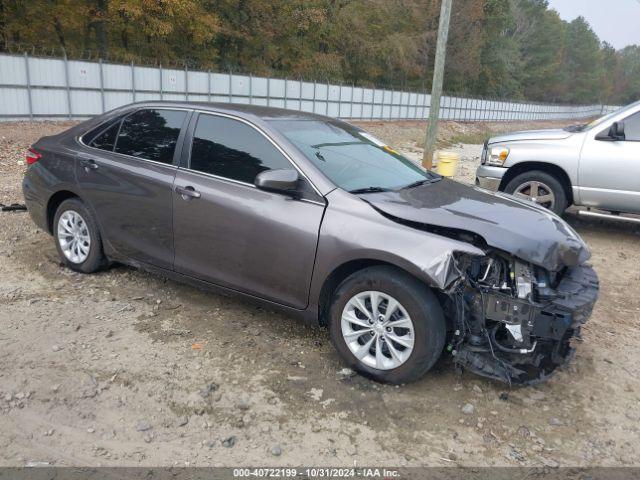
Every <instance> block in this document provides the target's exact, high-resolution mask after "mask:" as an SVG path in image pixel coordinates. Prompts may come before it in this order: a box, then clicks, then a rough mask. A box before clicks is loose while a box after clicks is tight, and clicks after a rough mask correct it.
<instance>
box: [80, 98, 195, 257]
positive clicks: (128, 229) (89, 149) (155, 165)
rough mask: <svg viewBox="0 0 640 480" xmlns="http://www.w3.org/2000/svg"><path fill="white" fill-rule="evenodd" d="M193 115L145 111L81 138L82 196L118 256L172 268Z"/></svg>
mask: <svg viewBox="0 0 640 480" xmlns="http://www.w3.org/2000/svg"><path fill="white" fill-rule="evenodd" d="M189 115H190V111H188V110H180V109H165V108H144V109H139V110H136V111H134V112H132V113H130V114H128V115H127V116H125V117H124V118H121V119H117V121H115V122H113V123H112V124H110V125H106V128H105V129H104V130H103V131H101V132H97V134H95V135H93V138H83V141H85V142H86V145H87V146H86V147H84V148H83V149H82V150H81V152H80V153H79V155H78V156H79V158H78V160H79V161H78V162H77V164H78V173H77V175H78V183H79V185H80V188H81V189H82V196H83V198H84V199H86V201H88V202H89V204H90V205H91V207H92V208H93V210H94V211H95V213H96V216H97V219H98V222H99V224H100V230H101V233H102V235H103V237H104V241H105V242H108V245H109V246H110V247H111V248H112V249H114V250H115V251H116V252H117V253H118V254H119V255H122V256H124V257H127V258H130V259H133V260H136V261H140V262H143V263H148V264H151V265H155V266H158V267H161V268H165V269H171V268H172V267H173V223H172V208H173V207H172V188H173V181H174V178H175V174H176V170H177V163H178V160H179V154H180V152H178V151H176V150H177V149H176V146H177V145H181V140H182V138H183V136H184V131H185V130H186V124H187V123H188V122H187V120H188V116H189Z"/></svg>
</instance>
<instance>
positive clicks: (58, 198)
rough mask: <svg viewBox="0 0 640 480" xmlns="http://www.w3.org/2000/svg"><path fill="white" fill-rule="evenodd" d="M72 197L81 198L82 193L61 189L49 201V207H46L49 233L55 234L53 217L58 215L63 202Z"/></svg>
mask: <svg viewBox="0 0 640 480" xmlns="http://www.w3.org/2000/svg"><path fill="white" fill-rule="evenodd" d="M70 198H78V199H80V200H82V199H81V198H80V195H78V194H77V193H75V192H73V191H71V190H59V191H57V192H56V193H54V194H53V195H51V197H49V200H48V201H47V209H46V222H47V230H48V232H49V234H53V219H54V218H55V216H56V211H57V210H58V207H59V206H60V204H61V203H62V202H64V201H65V200H68V199H70Z"/></svg>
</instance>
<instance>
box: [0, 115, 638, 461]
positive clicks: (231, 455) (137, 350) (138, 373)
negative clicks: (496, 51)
mask: <svg viewBox="0 0 640 480" xmlns="http://www.w3.org/2000/svg"><path fill="white" fill-rule="evenodd" d="M67 126H68V124H65V123H57V124H55V123H32V124H29V123H5V124H0V140H1V142H2V143H1V144H0V202H2V203H11V202H14V201H21V193H20V187H19V184H20V180H21V176H22V172H23V169H24V166H23V165H21V164H19V162H21V159H22V158H23V153H24V150H25V149H26V148H27V147H28V146H29V145H30V143H31V142H33V141H35V140H36V139H37V138H38V137H39V136H41V135H45V134H50V133H53V132H57V131H59V130H62V129H64V128H65V127H67ZM366 126H368V127H369V128H370V129H371V130H372V131H373V132H374V133H375V134H377V135H378V136H380V137H381V138H383V139H385V140H386V141H388V142H389V143H390V144H392V145H397V146H398V148H401V149H402V150H403V151H407V152H408V153H411V152H413V154H414V155H418V156H419V153H420V151H419V148H418V147H417V146H416V145H417V144H418V143H419V139H420V138H421V135H422V132H423V131H424V124H421V123H418V122H397V123H385V124H383V123H380V122H377V123H372V124H366ZM530 126H531V125H530ZM533 126H535V125H533ZM506 127H507V126H505V125H501V126H498V127H496V128H506ZM517 127H520V125H517V126H515V127H514V126H511V128H517ZM468 128H472V127H469V126H468V125H460V124H454V123H447V124H446V125H445V126H444V127H443V129H442V130H443V132H444V133H443V135H444V136H446V135H453V133H455V132H459V131H461V130H464V129H468ZM473 128H477V127H473ZM454 148H457V149H459V150H460V151H461V152H462V154H463V161H462V165H461V167H462V168H461V171H460V174H461V176H460V178H461V179H462V180H464V181H470V180H471V179H472V177H473V169H474V168H475V167H474V165H475V164H477V157H478V155H479V150H480V147H479V146H478V145H463V146H459V147H454ZM568 220H569V221H570V223H571V224H572V225H573V226H574V227H575V228H576V229H577V230H578V231H579V232H580V234H582V235H583V236H584V238H585V239H586V241H587V242H588V243H589V245H590V246H591V248H592V251H593V257H592V262H593V264H594V266H595V268H596V270H597V271H598V273H599V275H600V278H601V283H602V290H601V298H600V301H599V303H598V304H597V306H596V309H595V312H594V315H593V318H592V319H591V321H590V322H589V323H587V325H586V326H585V328H584V335H583V341H582V342H581V344H580V345H578V352H577V355H576V357H575V359H574V361H573V362H572V364H571V365H570V366H569V367H568V368H567V369H565V370H563V371H561V372H559V374H558V375H556V376H555V377H553V378H552V379H551V380H550V381H549V382H548V383H546V384H544V385H541V386H538V387H535V388H534V387H529V388H519V389H516V388H514V389H508V388H507V387H506V386H505V385H502V384H499V383H496V382H492V381H488V380H485V379H482V378H478V377H475V376H473V375H471V374H463V375H462V376H459V375H458V374H456V373H455V372H454V369H453V368H452V366H451V362H450V360H449V359H448V358H444V359H443V360H441V361H440V362H439V363H438V364H437V365H436V367H435V368H434V370H433V371H432V372H431V373H430V374H428V375H427V376H426V377H425V378H424V379H422V380H421V381H418V382H416V383H414V384H411V385H407V386H403V387H391V386H385V385H379V384H376V383H373V382H370V381H368V380H366V379H363V378H361V377H360V376H354V375H352V374H351V373H350V372H349V371H343V370H342V365H341V364H340V361H339V359H338V358H337V355H336V354H335V353H334V351H333V348H332V347H331V345H330V343H329V340H328V335H327V332H326V331H323V330H317V329H313V328H310V327H307V326H305V325H302V324H300V323H298V322H297V321H295V320H293V319H291V318H288V317H285V316H282V315H280V314H276V313H273V312H270V311H268V310H264V309H262V308H257V307H255V306H252V305H250V304H248V303H246V302H243V301H240V300H237V299H230V298H226V297H222V296H219V295H214V294H211V293H207V292H203V291H200V290H197V289H194V288H192V287H189V286H185V285H182V284H179V283H176V282H173V281H168V280H165V279H163V278H160V277H157V276H153V275H150V274H147V273H144V272H140V271H137V270H134V269H131V268H127V267H114V268H111V269H109V270H107V271H105V272H102V273H100V274H97V275H89V276H84V275H80V274H76V273H73V272H71V271H69V270H66V269H64V268H62V267H61V266H60V263H59V261H58V258H57V255H56V251H55V248H54V244H53V241H52V239H51V237H49V236H48V235H47V234H46V233H44V232H42V231H40V230H38V229H37V228H36V227H35V226H34V225H33V223H32V222H31V221H30V219H29V217H28V214H26V213H20V212H15V213H0V225H1V228H0V327H1V328H0V432H2V434H1V435H0V464H2V465H10V466H21V465H26V464H32V463H33V462H48V463H50V464H53V465H74V466H78V465H111V466H116V465H118V466H119V465H132V466H133V465H162V466H169V465H180V466H184V465H192V466H193V465H198V466H206V465H213V466H238V465H254V466H255V465H265V466H266V465H300V464H314V465H334V466H337V465H353V464H357V465H396V466H408V465H416V466H417V465H435V466H450V465H466V466H479V465H525V466H548V467H555V466H558V465H572V466H578V465H580V466H596V465H598V466H599V465H607V466H611V465H619V466H622V465H624V466H626V465H636V466H637V465H639V464H640V427H639V425H640V424H639V421H640V393H639V392H640V354H639V353H638V348H637V346H638V343H639V341H640V329H639V328H638V327H639V326H640V286H639V285H640V272H639V269H638V265H640V244H639V242H638V236H639V234H640V229H638V227H632V226H629V225H624V224H617V223H607V222H603V221H594V220H589V221H585V220H582V219H578V218H576V217H575V216H572V215H569V216H568Z"/></svg>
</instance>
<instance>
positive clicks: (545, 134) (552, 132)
mask: <svg viewBox="0 0 640 480" xmlns="http://www.w3.org/2000/svg"><path fill="white" fill-rule="evenodd" d="M571 135H572V133H571V132H568V131H567V130H562V129H560V128H554V129H547V130H523V131H520V132H511V133H505V134H503V135H498V136H496V137H491V138H490V139H489V141H488V144H489V145H492V144H494V143H507V142H519V141H530V140H563V139H565V138H569V137H570V136H571Z"/></svg>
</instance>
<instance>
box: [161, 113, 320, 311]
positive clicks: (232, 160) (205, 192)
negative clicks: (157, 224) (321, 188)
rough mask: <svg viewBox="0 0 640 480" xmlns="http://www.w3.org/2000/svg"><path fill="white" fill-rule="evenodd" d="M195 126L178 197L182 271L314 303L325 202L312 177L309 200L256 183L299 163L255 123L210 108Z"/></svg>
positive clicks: (296, 302) (305, 186)
mask: <svg viewBox="0 0 640 480" xmlns="http://www.w3.org/2000/svg"><path fill="white" fill-rule="evenodd" d="M191 123H192V126H191V127H190V129H189V134H188V135H187V140H186V141H187V142H189V143H186V144H185V145H189V144H190V145H191V149H190V152H188V151H187V152H186V156H187V157H188V160H187V163H186V165H187V168H180V169H179V170H178V173H177V175H176V179H175V189H174V197H173V205H174V220H173V230H174V245H175V270H176V271H177V272H180V273H183V274H186V275H190V276H193V277H197V278H200V279H202V280H206V281H209V282H211V283H215V284H218V285H221V286H224V287H228V288H231V289H235V290H238V291H242V292H245V293H249V294H251V295H254V296H257V297H261V298H264V299H268V300H271V301H274V302H277V303H280V304H284V305H288V306H291V307H294V308H299V309H302V308H304V307H306V305H307V302H308V296H309V285H310V282H311V274H312V272H313V266H314V262H315V255H316V247H317V244H318V233H319V229H320V222H321V220H322V215H323V212H324V208H325V202H324V199H323V198H322V197H321V196H319V195H318V194H316V193H315V192H314V191H313V188H312V186H311V184H310V183H308V181H307V180H306V179H301V191H302V192H303V193H302V195H303V198H293V197H291V196H288V195H284V194H281V193H274V192H267V191H264V190H259V189H258V188H256V187H255V186H254V180H255V177H256V175H257V174H258V173H260V172H262V171H264V170H268V169H279V168H294V165H293V164H292V163H291V162H290V160H289V159H288V158H287V157H286V156H285V155H284V154H283V151H282V150H281V149H279V148H278V147H276V145H275V143H273V142H272V141H271V140H270V139H269V138H268V137H267V136H266V135H265V134H264V133H263V132H262V131H260V130H258V129H257V128H256V127H254V126H252V125H251V124H249V123H247V122H245V121H243V120H239V119H234V118H231V117H228V116H224V115H216V114H205V113H200V114H199V115H198V118H195V115H194V119H193V120H192V122H191ZM185 189H186V191H191V192H193V193H190V194H187V195H184V192H185ZM179 192H182V194H181V193H179ZM305 197H306V198H305Z"/></svg>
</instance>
